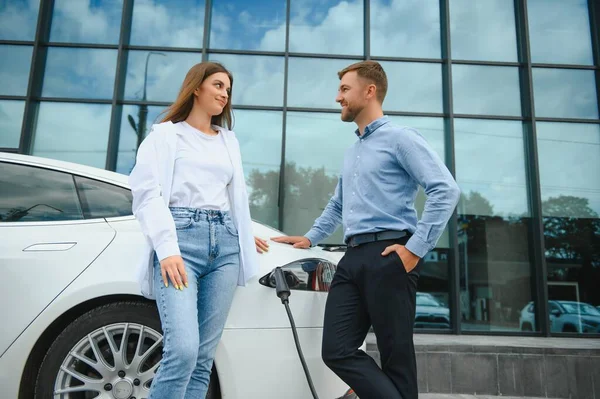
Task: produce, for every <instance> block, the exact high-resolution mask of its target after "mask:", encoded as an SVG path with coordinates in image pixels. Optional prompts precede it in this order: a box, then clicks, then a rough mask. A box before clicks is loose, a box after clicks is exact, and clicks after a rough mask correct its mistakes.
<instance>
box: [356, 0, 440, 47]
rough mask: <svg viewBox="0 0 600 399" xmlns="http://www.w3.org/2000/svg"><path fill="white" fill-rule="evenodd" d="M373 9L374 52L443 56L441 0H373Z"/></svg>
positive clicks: (372, 37) (372, 38)
mask: <svg viewBox="0 0 600 399" xmlns="http://www.w3.org/2000/svg"><path fill="white" fill-rule="evenodd" d="M370 12H371V55H373V56H382V57H415V58H440V57H441V37H440V2H439V1H438V0H403V1H392V0H374V1H371V10H370ZM361 26H362V25H361Z"/></svg>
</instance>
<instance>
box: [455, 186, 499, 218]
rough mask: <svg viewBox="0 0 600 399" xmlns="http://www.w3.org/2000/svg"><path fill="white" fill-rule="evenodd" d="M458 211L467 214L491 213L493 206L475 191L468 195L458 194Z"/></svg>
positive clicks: (492, 212)
mask: <svg viewBox="0 0 600 399" xmlns="http://www.w3.org/2000/svg"><path fill="white" fill-rule="evenodd" d="M459 209H460V213H462V214H468V215H493V214H494V208H493V206H492V204H491V203H490V201H488V199H487V198H485V197H484V196H483V195H481V194H480V193H478V192H477V191H470V192H469V194H468V195H465V194H464V193H461V194H460V208H459Z"/></svg>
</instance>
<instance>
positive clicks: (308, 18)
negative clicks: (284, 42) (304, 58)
mask: <svg viewBox="0 0 600 399" xmlns="http://www.w3.org/2000/svg"><path fill="white" fill-rule="evenodd" d="M363 3H364V2H363V1H362V0H350V1H346V0H325V1H323V0H304V1H292V2H291V8H290V12H291V15H290V51H291V52H298V53H300V52H301V53H319V54H352V55H354V54H356V55H362V54H363V53H364V44H363V43H364V34H363V31H364V28H363V27H364V23H363V20H364V7H363ZM282 34H283V33H282Z"/></svg>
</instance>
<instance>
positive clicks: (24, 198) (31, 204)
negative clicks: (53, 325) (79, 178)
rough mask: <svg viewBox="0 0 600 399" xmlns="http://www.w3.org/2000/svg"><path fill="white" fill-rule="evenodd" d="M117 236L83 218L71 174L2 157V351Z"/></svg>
mask: <svg viewBox="0 0 600 399" xmlns="http://www.w3.org/2000/svg"><path fill="white" fill-rule="evenodd" d="M114 236H115V231H114V230H113V229H112V228H111V227H110V226H109V225H108V224H107V223H106V221H105V220H104V219H103V218H99V219H88V220H86V219H85V218H84V214H83V211H82V206H81V201H80V198H79V193H78V192H77V189H76V186H75V181H74V176H73V175H71V174H69V173H65V172H60V171H55V170H50V169H45V168H41V167H35V166H30V165H24V164H18V163H9V162H0V272H1V273H2V278H1V279H0V303H1V304H2V305H1V306H0V320H2V334H0V355H1V354H3V353H4V351H5V350H6V349H7V348H8V347H9V346H10V345H11V343H12V342H13V341H14V340H15V339H16V338H17V337H18V336H19V334H20V333H21V332H22V331H23V330H24V329H25V328H27V326H28V325H29V324H30V323H31V322H32V321H33V320H34V319H35V318H36V317H37V316H38V315H39V314H40V313H41V312H42V311H43V309H44V308H45V307H46V306H47V305H48V304H49V303H50V302H51V301H52V300H53V299H54V298H56V296H57V295H59V293H60V292H61V291H62V290H64V289H65V287H67V286H68V285H69V284H70V283H71V282H72V281H73V280H74V279H75V278H77V276H78V275H79V274H80V273H81V272H82V271H83V270H85V268H86V267H87V266H88V265H90V264H91V263H92V262H93V261H94V259H95V258H96V257H97V256H98V255H99V254H100V253H101V252H102V251H103V250H104V249H105V248H106V247H107V246H108V245H109V243H110V242H111V241H112V240H113V238H114Z"/></svg>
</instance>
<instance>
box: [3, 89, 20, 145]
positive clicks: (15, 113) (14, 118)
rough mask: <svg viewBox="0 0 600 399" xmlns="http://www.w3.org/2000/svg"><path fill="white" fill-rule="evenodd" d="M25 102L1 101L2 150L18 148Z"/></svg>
mask: <svg viewBox="0 0 600 399" xmlns="http://www.w3.org/2000/svg"><path fill="white" fill-rule="evenodd" d="M24 112H25V101H4V100H2V101H0V148H18V147H19V140H20V138H21V125H22V123H23V113H24Z"/></svg>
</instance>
